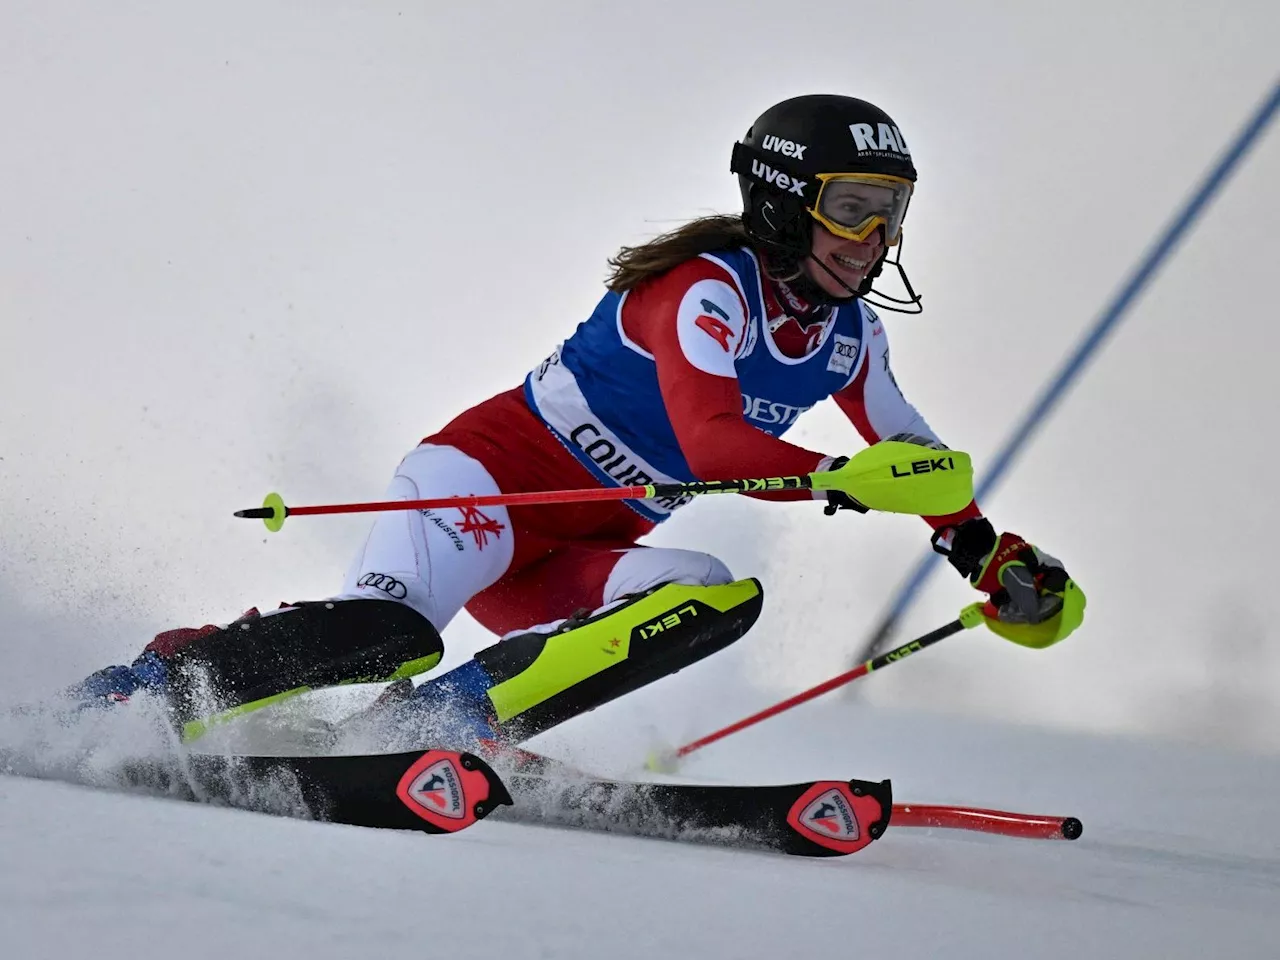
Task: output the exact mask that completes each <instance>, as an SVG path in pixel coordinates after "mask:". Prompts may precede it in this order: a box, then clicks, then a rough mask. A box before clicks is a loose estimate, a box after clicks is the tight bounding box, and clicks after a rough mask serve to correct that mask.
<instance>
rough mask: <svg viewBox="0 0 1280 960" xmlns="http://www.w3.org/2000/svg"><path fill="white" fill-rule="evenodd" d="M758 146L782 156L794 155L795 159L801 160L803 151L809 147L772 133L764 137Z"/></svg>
mask: <svg viewBox="0 0 1280 960" xmlns="http://www.w3.org/2000/svg"><path fill="white" fill-rule="evenodd" d="M760 146H762V147H763V148H764V149H765V150H772V151H774V152H775V153H780V154H782V155H783V156H784V157H795V158H796V159H797V160H803V159H804V152H805V151H806V150H808V149H809V147H808V145H807V144H803V143H796V142H795V141H794V140H785V139H783V138H782V137H775V136H774V135H773V134H769V136H767V137H765V138H764V141H763V142H762V143H761V144H760Z"/></svg>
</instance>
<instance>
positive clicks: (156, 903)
mask: <svg viewBox="0 0 1280 960" xmlns="http://www.w3.org/2000/svg"><path fill="white" fill-rule="evenodd" d="M744 706H745V704H744ZM732 708H733V706H732V705H729V704H726V709H732ZM627 709H628V707H627V706H625V705H613V706H611V707H607V708H605V709H602V710H599V711H596V713H594V714H592V715H589V716H587V717H583V718H580V719H579V720H577V721H574V722H573V723H571V724H569V725H567V727H566V728H565V729H563V730H562V731H559V732H556V733H554V734H552V735H549V736H548V737H545V738H543V740H542V741H541V743H540V744H539V745H540V746H542V747H543V748H544V749H545V750H546V751H547V752H548V753H553V754H556V755H559V756H561V757H563V758H565V759H572V760H575V761H577V762H579V763H591V764H594V765H595V767H596V768H598V769H601V770H602V771H603V772H609V773H614V774H618V773H624V772H627V767H628V765H632V770H634V769H635V764H636V761H638V760H639V759H641V758H642V757H643V756H644V751H645V749H646V747H647V746H650V745H651V744H646V742H645V739H644V734H643V733H642V732H641V731H642V728H641V727H640V725H638V724H635V723H625V724H624V723H622V722H620V721H624V720H627V719H628V718H627ZM730 718H731V716H729V715H726V719H730ZM619 731H629V732H626V733H620V732H619ZM9 739H10V742H8V743H5V744H4V746H5V747H6V748H8V749H13V748H14V747H15V746H19V747H20V746H21V744H15V743H14V742H12V736H11V735H10V737H9ZM119 748H120V749H121V751H122V752H123V751H124V750H125V749H126V745H124V744H121V745H119ZM681 775H682V776H687V777H689V778H691V779H705V780H716V781H740V782H742V781H745V782H781V781H784V780H791V779H800V778H811V777H812V778H817V777H849V776H857V777H862V778H867V779H878V778H882V777H886V776H888V777H892V778H893V781H894V786H895V794H896V798H897V799H898V800H900V801H913V802H920V803H923V802H953V803H961V804H968V805H974V806H990V807H1000V808H1004V809H1012V810H1021V811H1024V812H1034V813H1053V814H1072V815H1075V816H1079V817H1080V818H1081V819H1082V820H1083V821H1084V824H1085V832H1084V837H1083V838H1082V839H1081V840H1079V841H1076V842H1074V843H1068V842H1051V841H1027V840H1011V839H1005V838H998V837H988V836H980V835H975V834H962V833H953V832H944V831H916V830H906V829H896V830H895V829H893V828H892V827H891V828H890V831H889V832H888V833H887V834H886V836H885V838H884V839H882V840H880V841H879V842H877V843H875V844H873V845H872V846H871V847H869V848H867V849H866V850H865V851H863V852H861V853H859V854H856V855H854V856H852V857H848V858H843V859H838V860H830V861H814V860H801V859H792V858H787V857H783V856H778V855H768V854H761V853H753V852H744V851H734V850H727V849H723V848H712V847H700V846H693V845H687V844H680V843H672V842H666V841H658V840H644V839H636V838H630V837H618V836H604V835H598V834H591V833H583V832H574V831H568V830H562V829H554V828H547V827H536V826H527V825H522V824H514V823H502V822H497V821H496V820H495V819H490V820H487V821H485V822H482V823H480V824H478V825H476V826H475V827H474V828H472V829H471V830H469V831H467V832H465V833H462V834H458V835H456V836H450V837H428V836H423V835H419V834H413V833H397V832H391V831H376V830H368V829H361V828H354V827H344V826H334V825H329V824H318V823H309V822H302V821H291V820H283V819H276V818H272V817H267V816H264V815H259V814H252V813H245V812H240V811H235V810H227V809H216V808H211V807H206V806H199V805H194V804H184V803H179V802H176V801H172V800H164V799H157V798H151V797H143V796H136V795H125V794H118V793H110V792H105V791H100V790H94V789H91V788H88V787H85V786H80V785H75V784H68V783H63V782H50V781H44V780H31V779H25V778H19V777H12V776H6V777H0V849H2V850H3V851H4V863H5V869H4V871H3V873H2V874H0V944H3V950H0V952H2V953H3V955H4V957H6V958H9V960H26V958H37V957H50V958H54V957H57V958H65V957H68V956H83V955H91V956H93V957H95V958H96V960H113V958H121V960H123V958H129V960H136V958H146V957H183V958H184V960H198V958H206V957H207V958H218V960H225V958H227V957H266V956H272V957H295V956H296V957H306V958H308V960H327V958H353V957H390V956H404V955H415V956H426V957H451V958H465V957H486V958H497V957H501V958H504V960H517V958H526V957H528V958H533V957H565V958H593V960H594V958H600V957H606V958H610V960H621V958H627V957H644V958H652V957H653V956H655V955H659V956H670V957H685V956H689V957H694V956H696V957H704V958H705V957H735V958H736V957H771V958H778V957H794V956H805V955H809V954H815V955H817V954H824V955H839V956H844V955H857V956H892V957H947V958H952V960H968V958H973V960H978V958H981V960H990V958H993V957H1019V958H1021V957H1041V958H1064V960H1067V958H1069V960H1078V958H1080V957H1125V958H1136V957H1160V958H1176V957H1189V958H1190V957H1195V958H1201V957H1203V956H1204V955H1205V953H1206V952H1211V954H1212V955H1213V956H1214V957H1215V958H1219V960H1222V958H1246V957H1249V958H1254V957H1256V958H1270V957H1276V956H1278V955H1280V915H1278V914H1280V911H1278V909H1277V908H1278V907H1280V827H1278V826H1277V823H1276V816H1275V812H1274V811H1275V797H1276V796H1277V795H1280V760H1277V759H1275V758H1271V759H1258V758H1252V757H1248V756H1245V755H1227V754H1223V753H1220V752H1218V753H1209V752H1201V751H1197V750H1192V749H1188V748H1176V747H1169V746H1161V745H1156V744H1152V743H1143V742H1137V741H1116V740H1110V741H1108V740H1098V739H1089V738H1085V737H1081V736H1068V735H1064V734H1056V733H1055V734H1051V733H1046V732H1042V731H1039V730H1029V729H1024V728H1014V727H999V726H988V725H983V724H980V723H978V722H974V721H965V722H960V721H957V720H955V719H942V718H939V717H932V716H926V715H919V714H900V713H894V712H887V711H884V710H883V709H873V708H868V707H865V706H858V705H854V704H849V703H847V702H841V701H839V700H833V701H831V702H829V703H817V704H812V705H809V706H808V707H806V708H802V709H798V710H795V711H793V712H791V713H789V714H786V715H783V716H781V717H779V718H777V719H775V720H772V721H770V722H768V723H766V724H764V725H762V726H760V727H757V728H755V729H753V730H750V731H747V732H744V733H742V734H740V735H738V736H735V737H732V738H730V739H729V740H726V741H724V742H723V743H720V744H716V745H715V746H713V747H710V748H708V749H707V750H706V751H705V754H703V755H699V756H695V757H693V758H690V761H689V762H688V763H687V765H686V766H685V768H684V769H683V770H682V771H681Z"/></svg>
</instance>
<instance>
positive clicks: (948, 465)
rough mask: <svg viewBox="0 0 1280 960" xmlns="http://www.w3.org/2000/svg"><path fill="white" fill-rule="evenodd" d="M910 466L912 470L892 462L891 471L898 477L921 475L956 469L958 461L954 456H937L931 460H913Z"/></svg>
mask: <svg viewBox="0 0 1280 960" xmlns="http://www.w3.org/2000/svg"><path fill="white" fill-rule="evenodd" d="M910 466H911V469H910V470H899V469H898V464H896V463H894V464H890V465H889V472H890V473H892V474H893V476H895V477H898V478H902V477H914V476H919V475H920V474H922V473H937V472H940V471H942V470H954V469H955V468H956V461H955V458H954V457H936V458H933V459H929V460H912V461H911V464H910Z"/></svg>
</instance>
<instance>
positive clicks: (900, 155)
mask: <svg viewBox="0 0 1280 960" xmlns="http://www.w3.org/2000/svg"><path fill="white" fill-rule="evenodd" d="M730 170H731V171H732V172H733V173H736V174H737V175H738V184H739V186H740V188H741V190H742V218H743V223H744V225H745V226H746V230H747V234H748V236H750V237H751V239H752V240H754V241H756V242H757V243H759V244H761V245H762V246H763V247H764V248H765V249H766V251H767V253H768V255H769V261H770V264H771V265H772V266H773V267H774V268H775V269H777V270H778V272H779V273H780V274H781V275H784V276H786V275H791V276H795V275H798V274H799V273H800V265H801V263H802V262H803V260H804V259H805V258H806V257H808V256H809V251H810V248H811V244H812V241H813V224H814V221H815V219H817V218H816V216H815V215H814V213H813V211H814V209H815V207H816V204H817V201H818V193H819V190H820V189H821V186H822V181H821V180H820V179H819V174H834V173H866V174H875V175H879V176H891V177H899V178H901V179H903V180H907V181H910V182H911V183H915V180H916V168H915V165H914V164H913V163H912V162H911V153H910V151H909V149H908V147H907V143H906V140H905V139H904V138H903V136H902V131H901V130H900V129H899V128H898V125H897V124H896V123H894V122H893V119H892V118H891V117H890V116H889V115H888V114H887V113H885V112H884V111H883V110H881V109H880V108H879V107H877V106H876V105H875V104H873V103H868V102H867V101H866V100H859V99H857V98H855V97H844V96H839V95H836V94H811V95H808V96H802V97H793V98H791V99H790V100H783V101H782V102H781V103H778V104H775V105H774V106H772V107H770V108H769V109H768V110H766V111H765V112H764V113H762V114H761V115H760V116H759V118H757V119H756V121H755V123H753V124H752V125H751V129H749V130H748V131H747V135H746V136H745V137H743V138H742V142H740V143H736V144H734V147H733V157H732V160H731V162H730ZM886 240H887V241H888V240H889V238H886ZM888 245H889V243H888V242H887V243H886V250H885V254H884V255H882V256H881V259H880V262H878V263H877V264H876V265H875V267H874V268H873V269H872V270H871V271H870V273H869V274H868V275H867V278H866V279H865V280H864V281H863V283H862V285H861V287H860V288H859V289H858V290H857V291H856V293H857V295H859V296H861V295H863V294H865V293H867V292H868V291H869V290H870V289H871V283H872V281H873V280H874V279H875V278H876V277H877V276H879V274H880V270H881V269H882V267H883V265H884V261H885V257H886V256H887V255H888ZM908 288H909V285H908ZM915 300H918V298H915V297H914V295H913V301H915ZM895 302H896V301H895Z"/></svg>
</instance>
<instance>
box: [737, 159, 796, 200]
mask: <svg viewBox="0 0 1280 960" xmlns="http://www.w3.org/2000/svg"><path fill="white" fill-rule="evenodd" d="M751 173H752V174H753V175H754V176H756V177H759V178H760V179H761V180H763V181H764V182H765V183H771V184H773V185H774V186H775V187H777V188H778V189H779V190H786V191H789V192H790V193H795V194H799V195H800V196H802V197H803V196H804V188H805V187H807V186H808V185H809V181H807V180H797V179H795V178H794V177H790V176H787V174H785V173H783V172H782V171H781V170H775V169H773V167H771V166H769V165H768V164H767V163H761V162H760V161H759V160H752V161H751Z"/></svg>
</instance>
